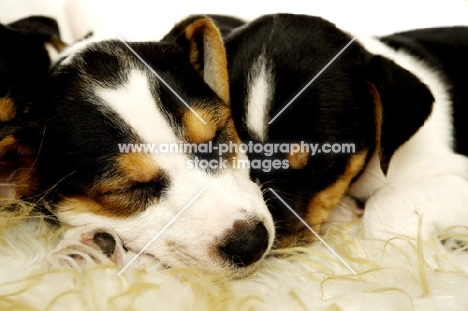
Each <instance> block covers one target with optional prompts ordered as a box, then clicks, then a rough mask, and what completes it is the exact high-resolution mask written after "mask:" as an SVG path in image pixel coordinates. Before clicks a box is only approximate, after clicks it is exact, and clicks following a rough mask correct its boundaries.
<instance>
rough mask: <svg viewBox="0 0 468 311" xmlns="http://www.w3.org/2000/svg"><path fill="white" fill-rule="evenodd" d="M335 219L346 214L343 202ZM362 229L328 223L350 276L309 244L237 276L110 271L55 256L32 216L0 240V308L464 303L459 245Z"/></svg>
mask: <svg viewBox="0 0 468 311" xmlns="http://www.w3.org/2000/svg"><path fill="white" fill-rule="evenodd" d="M335 215H338V217H336V216H335V219H343V218H349V215H350V211H349V209H348V206H347V205H346V204H342V205H341V206H340V207H339V209H338V210H337V212H336V213H335ZM343 215H344V216H343ZM1 220H2V224H3V225H4V224H6V223H7V222H8V220H7V219H4V218H3V219H1ZM464 230H465V233H466V234H465V239H466V237H467V236H468V228H464ZM361 232H362V224H361V222H360V221H359V220H358V219H357V220H353V221H351V222H347V223H343V222H341V221H340V222H338V221H336V222H334V223H329V224H328V225H327V229H326V232H325V233H324V239H325V240H326V241H327V242H328V243H329V244H330V246H331V247H332V248H333V249H335V250H336V251H337V252H338V253H339V254H340V255H341V256H342V257H343V259H344V260H345V261H346V262H347V263H349V265H350V266H351V267H352V268H353V269H354V270H355V271H356V272H357V275H354V274H353V273H351V272H350V271H349V270H348V269H347V268H346V267H345V266H344V265H343V264H342V263H341V262H340V261H339V260H337V258H335V257H334V256H333V255H332V254H331V253H330V251H329V250H328V249H327V248H326V247H325V246H324V245H323V244H321V243H320V242H315V243H313V244H311V245H310V246H308V247H306V248H296V249H287V250H283V251H281V252H277V253H276V254H273V255H272V256H270V257H269V258H267V260H265V261H264V262H263V264H262V265H261V267H260V268H259V270H258V271H257V272H256V273H254V274H253V275H251V276H250V277H248V278H246V279H242V280H232V279H231V280H230V279H228V278H226V277H224V276H221V275H216V276H210V275H203V274H200V273H199V272H197V271H194V270H190V269H169V270H165V271H155V270H152V269H140V268H137V267H136V266H131V267H130V268H129V269H127V270H126V271H125V272H124V273H123V274H122V275H121V276H117V273H118V272H119V270H118V268H117V267H115V266H114V265H113V264H112V263H111V262H109V261H107V259H106V258H105V257H103V256H101V257H99V256H98V257H97V259H98V261H101V263H100V264H96V263H95V262H94V261H91V260H88V261H87V263H86V265H85V267H84V268H83V267H79V266H78V265H76V264H75V263H74V262H73V261H72V260H66V259H65V258H64V257H63V256H58V255H52V254H51V253H52V250H53V245H54V241H56V238H57V235H56V234H54V233H53V232H52V231H51V230H50V229H48V228H47V226H45V225H44V222H43V221H42V220H40V219H31V220H29V221H26V222H22V223H21V224H19V225H17V226H14V227H13V228H11V229H9V230H7V232H6V233H5V236H4V237H5V242H4V243H2V245H1V246H0V310H466V309H467V307H468V295H467V294H466V288H468V273H467V272H468V253H467V252H466V250H465V251H464V250H457V251H455V252H453V253H450V254H443V253H442V252H440V251H439V249H438V247H436V246H435V245H436V244H435V243H434V241H426V242H422V241H417V240H408V239H405V238H403V237H401V238H394V239H393V240H390V241H368V240H364V239H363V238H361V236H360V233H361ZM447 234H450V232H448V233H447Z"/></svg>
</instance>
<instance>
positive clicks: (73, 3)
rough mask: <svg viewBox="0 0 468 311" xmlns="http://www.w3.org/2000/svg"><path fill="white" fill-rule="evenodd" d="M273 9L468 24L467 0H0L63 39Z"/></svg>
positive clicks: (140, 34) (367, 29) (354, 26)
mask: <svg viewBox="0 0 468 311" xmlns="http://www.w3.org/2000/svg"><path fill="white" fill-rule="evenodd" d="M276 12H291V13H302V14H309V15H319V16H322V17H324V18H327V19H329V20H331V21H333V22H334V23H336V24H337V25H338V26H340V27H341V28H344V29H346V30H349V31H350V32H352V33H353V34H357V35H372V34H387V33H391V32H394V31H398V30H404V29H411V28H419V27H430V26H442V25H468V1H467V0H391V1H381V0H374V1H370V0H350V1H346V0H329V1H327V0H315V1H299V0H281V1H277V0H272V1H257V2H255V1H254V0H231V1H225V2H222V1H220V0H218V1H214V0H203V1H196V0H192V1H181V0H164V1H152V0H125V1H122V0H117V1H115V0H114V1H112V0H0V21H1V22H3V23H6V22H10V21H13V20H15V19H17V18H20V17H24V16H27V15H30V14H46V15H50V16H53V17H55V18H56V19H58V20H59V23H60V26H61V30H62V34H63V38H64V39H65V41H69V42H70V41H73V40H74V39H75V38H79V37H81V36H83V35H84V34H85V33H86V32H87V31H89V30H91V29H93V30H95V31H98V32H99V31H101V32H104V33H106V34H108V33H111V34H115V35H120V36H124V37H127V38H132V39H157V38H159V37H161V36H162V35H164V34H165V33H166V32H167V31H168V30H169V29H170V27H172V25H173V24H174V23H175V22H177V21H178V20H180V19H181V18H183V17H184V16H187V15H189V14H195V13H218V14H231V15H235V16H238V17H243V18H246V19H252V18H255V17H256V16H258V15H261V14H266V13H276Z"/></svg>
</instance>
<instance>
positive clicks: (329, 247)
mask: <svg viewBox="0 0 468 311" xmlns="http://www.w3.org/2000/svg"><path fill="white" fill-rule="evenodd" d="M268 189H269V190H270V191H271V192H272V193H273V194H274V195H275V196H276V197H277V198H278V199H279V200H280V201H281V202H282V203H283V204H284V205H285V206H286V207H287V208H288V209H289V210H290V211H291V213H293V214H294V216H296V217H297V218H298V219H299V220H300V221H301V222H302V223H303V224H304V226H306V227H307V229H309V230H310V231H311V232H312V233H313V234H314V235H315V237H316V238H317V239H318V240H319V241H320V242H322V243H323V245H325V246H326V247H327V248H328V250H329V251H330V252H331V253H332V254H333V255H334V256H335V257H336V258H338V260H339V261H341V263H343V265H345V267H346V268H348V269H349V271H351V272H352V273H353V274H354V275H357V273H356V271H354V269H353V268H351V266H350V265H349V264H348V263H347V262H346V261H345V260H344V259H343V258H342V257H341V256H340V255H338V253H337V252H336V251H335V250H334V249H333V248H332V247H331V246H330V245H328V243H327V242H325V240H324V239H322V237H321V236H320V235H318V234H317V232H315V230H314V229H312V227H311V226H309V224H308V223H306V222H305V221H304V219H302V218H301V216H299V215H298V214H297V213H296V212H295V211H294V210H293V209H292V208H291V207H290V206H289V205H288V203H286V201H284V200H283V199H282V198H281V197H280V196H279V195H278V194H277V193H276V191H275V190H273V189H271V188H268Z"/></svg>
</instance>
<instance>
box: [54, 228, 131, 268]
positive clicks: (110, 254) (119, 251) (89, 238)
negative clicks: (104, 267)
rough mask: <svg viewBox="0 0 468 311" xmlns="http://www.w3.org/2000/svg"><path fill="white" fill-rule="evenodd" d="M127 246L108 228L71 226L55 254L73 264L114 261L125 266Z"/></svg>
mask: <svg viewBox="0 0 468 311" xmlns="http://www.w3.org/2000/svg"><path fill="white" fill-rule="evenodd" d="M124 253H125V248H124V246H123V245H122V242H121V241H120V239H119V238H118V237H117V235H116V234H115V233H113V232H111V231H110V230H107V229H100V228H95V229H90V228H70V229H68V230H67V231H66V232H65V233H64V234H63V239H62V240H61V241H60V243H59V244H58V246H57V248H56V250H55V251H54V253H53V256H57V257H59V261H60V262H61V263H64V264H68V265H71V266H78V267H80V268H84V267H86V266H88V265H89V264H92V263H94V264H104V263H106V262H109V261H111V262H113V263H114V264H116V265H117V266H118V267H122V266H123V255H124Z"/></svg>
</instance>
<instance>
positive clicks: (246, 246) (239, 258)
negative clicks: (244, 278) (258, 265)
mask: <svg viewBox="0 0 468 311" xmlns="http://www.w3.org/2000/svg"><path fill="white" fill-rule="evenodd" d="M267 248H268V231H267V229H266V228H265V226H264V225H263V223H261V222H254V223H252V222H248V221H241V220H236V221H235V222H234V225H233V227H232V229H230V230H229V231H228V232H227V233H226V235H225V237H224V239H223V243H221V245H220V246H219V249H220V251H221V252H222V253H223V254H224V255H225V256H226V257H227V259H228V260H229V261H231V262H232V263H233V264H234V265H236V266H238V267H247V266H249V265H251V264H253V263H255V262H256V261H257V260H259V259H260V258H261V257H262V256H263V254H264V253H265V251H266V250H267Z"/></svg>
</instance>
